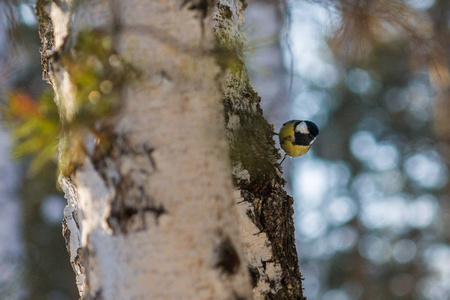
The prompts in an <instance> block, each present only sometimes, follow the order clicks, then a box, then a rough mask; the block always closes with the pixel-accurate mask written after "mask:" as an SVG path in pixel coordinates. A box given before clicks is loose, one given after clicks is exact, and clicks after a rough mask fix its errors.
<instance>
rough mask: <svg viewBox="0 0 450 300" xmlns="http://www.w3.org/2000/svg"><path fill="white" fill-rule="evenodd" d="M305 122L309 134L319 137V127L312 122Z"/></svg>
mask: <svg viewBox="0 0 450 300" xmlns="http://www.w3.org/2000/svg"><path fill="white" fill-rule="evenodd" d="M304 122H305V123H306V125H307V126H308V131H309V133H310V134H312V135H313V136H314V137H317V136H318V135H319V127H317V125H316V124H314V123H313V122H311V121H304Z"/></svg>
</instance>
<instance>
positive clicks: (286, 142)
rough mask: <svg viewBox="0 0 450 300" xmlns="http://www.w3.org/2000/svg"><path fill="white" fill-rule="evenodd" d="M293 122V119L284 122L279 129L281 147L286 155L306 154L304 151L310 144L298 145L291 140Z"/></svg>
mask: <svg viewBox="0 0 450 300" xmlns="http://www.w3.org/2000/svg"><path fill="white" fill-rule="evenodd" d="M294 123H295V120H293V121H291V122H288V123H286V124H285V125H284V126H283V127H282V128H281V129H280V134H279V137H280V146H281V149H283V150H284V152H286V153H287V155H289V156H292V157H297V156H301V155H303V154H306V152H308V150H309V147H310V146H299V145H294V144H293V142H294V141H295V137H294Z"/></svg>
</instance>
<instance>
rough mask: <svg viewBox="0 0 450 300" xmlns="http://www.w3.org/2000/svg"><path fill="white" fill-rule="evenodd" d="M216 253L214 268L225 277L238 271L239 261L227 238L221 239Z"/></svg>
mask: <svg viewBox="0 0 450 300" xmlns="http://www.w3.org/2000/svg"><path fill="white" fill-rule="evenodd" d="M216 252H217V258H218V259H217V262H216V264H215V267H216V268H218V269H220V270H221V271H222V272H223V273H225V274H227V275H233V274H235V273H236V272H237V271H238V270H239V267H240V266H241V260H240V258H239V255H238V253H237V252H236V249H235V247H234V245H233V243H232V242H231V240H230V238H229V237H228V236H225V237H222V242H221V243H220V244H219V246H218V247H217V248H216Z"/></svg>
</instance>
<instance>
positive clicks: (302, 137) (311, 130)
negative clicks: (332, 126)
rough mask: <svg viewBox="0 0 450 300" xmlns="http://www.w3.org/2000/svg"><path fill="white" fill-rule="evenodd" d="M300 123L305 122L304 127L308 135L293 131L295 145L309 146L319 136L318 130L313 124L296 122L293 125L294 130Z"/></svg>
mask: <svg viewBox="0 0 450 300" xmlns="http://www.w3.org/2000/svg"><path fill="white" fill-rule="evenodd" d="M301 122H305V123H306V126H307V128H308V133H302V132H300V131H295V132H294V135H295V141H294V144H295V145H300V146H309V145H311V144H312V142H313V141H314V140H315V138H316V137H317V136H318V135H319V128H318V127H317V125H316V124H314V123H313V122H311V121H298V122H296V123H295V124H294V128H297V125H299V124H300V123H301Z"/></svg>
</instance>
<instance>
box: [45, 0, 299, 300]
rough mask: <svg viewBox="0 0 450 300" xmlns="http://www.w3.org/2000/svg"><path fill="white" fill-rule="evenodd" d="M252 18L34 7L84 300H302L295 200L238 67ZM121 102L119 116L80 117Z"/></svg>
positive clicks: (152, 8) (155, 9)
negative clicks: (130, 73)
mask: <svg viewBox="0 0 450 300" xmlns="http://www.w3.org/2000/svg"><path fill="white" fill-rule="evenodd" d="M243 6H244V4H243V3H242V2H241V1H239V0H228V1H225V0H221V1H217V2H216V3H213V2H212V1H195V0H191V1H189V0H184V1H181V0H179V1H176V0H171V1H143V2H142V1H139V0H131V1H106V0H103V1H100V0H93V1H59V2H52V1H48V0H39V1H38V2H37V6H36V8H37V13H38V16H39V25H40V36H41V40H42V44H43V46H42V49H41V55H42V63H43V67H44V77H45V78H46V79H47V80H48V81H49V82H50V83H51V84H52V86H53V88H54V90H55V92H56V99H55V101H56V102H57V104H58V106H59V110H60V114H61V117H62V119H63V128H65V132H64V134H63V136H64V137H63V139H62V142H61V147H60V148H61V149H60V150H61V162H60V163H61V164H62V165H63V166H64V165H65V166H66V168H65V169H64V170H65V171H64V172H63V173H62V176H61V177H60V184H61V186H62V188H63V190H64V192H65V195H66V198H67V200H68V205H67V207H66V209H65V213H64V215H65V218H64V221H63V234H64V237H65V238H66V246H67V248H68V251H69V254H70V260H71V263H72V266H73V268H74V271H75V273H76V275H77V285H78V289H79V292H80V296H81V298H83V299H93V298H95V299H250V298H252V297H253V296H252V286H251V282H250V279H251V280H252V283H253V287H254V292H253V295H254V297H255V298H257V299H264V298H266V299H301V298H302V288H301V280H300V274H299V270H298V260H297V257H296V252H295V244H294V235H293V234H294V232H293V224H292V213H293V211H292V199H291V198H290V197H288V196H287V195H286V193H285V192H284V190H283V185H284V181H283V180H282V179H281V177H280V173H279V171H278V169H277V168H276V159H277V158H278V157H279V154H278V152H277V150H276V149H275V147H274V142H273V139H272V136H271V126H269V124H268V123H267V122H266V121H265V120H264V119H263V118H262V111H261V109H260V108H259V98H258V96H257V95H256V94H255V93H254V92H253V91H252V89H251V87H250V85H249V83H248V77H247V75H246V70H245V67H244V66H243V63H242V61H241V59H240V51H241V46H242V42H243V39H244V37H243V35H242V33H241V31H240V29H239V25H240V24H241V23H242V21H243V20H242V14H241V11H242V9H243ZM81 36H85V37H87V38H86V40H87V41H90V42H91V43H94V45H100V46H98V47H97V48H103V47H104V48H105V51H99V52H97V50H98V49H96V48H95V47H94V50H92V51H95V53H86V49H93V48H92V47H91V48H89V47H85V46H84V45H83V44H81V41H80V37H81ZM99 40H100V43H99V44H98V42H99ZM109 43H110V44H111V46H108V45H109ZM108 49H110V50H111V51H110V52H108V51H109V50H108ZM99 53H100V54H99ZM105 53H106V55H107V57H100V55H102V54H103V55H105ZM83 57H86V59H83ZM90 64H92V66H93V67H92V69H93V70H94V71H95V72H93V74H97V75H98V74H101V76H104V77H105V78H102V77H101V78H95V77H92V74H91V73H89V74H83V73H82V72H84V71H79V70H84V69H83V68H85V66H84V65H87V66H88V67H89V65H90ZM127 65H130V66H131V68H126V66H127ZM86 68H87V67H86ZM88 69H89V68H88ZM129 69H135V70H137V71H136V72H137V73H139V79H137V80H136V81H135V82H131V83H130V82H129V81H126V80H125V79H124V80H122V76H125V75H123V74H121V73H120V71H117V70H122V72H125V73H126V70H129ZM89 70H91V69H89ZM99 70H100V71H99ZM102 70H103V71H102ZM105 70H107V71H105ZM108 70H109V71H108ZM80 72H81V73H80ZM117 72H119V73H117ZM111 73H112V74H113V75H114V76H112V75H111ZM88 75H89V76H88ZM111 76H112V77H111ZM86 78H88V79H89V80H85V79H86ZM78 82H86V83H87V85H88V86H90V90H88V91H86V90H85V87H84V86H82V85H79V84H78ZM93 82H98V84H93ZM111 91H113V92H114V93H115V96H116V98H119V101H118V104H115V105H114V106H113V107H112V108H113V109H111V107H110V106H111V105H113V104H108V105H110V106H107V108H108V109H105V111H106V112H105V113H103V114H99V113H98V112H97V111H96V112H95V113H92V112H91V114H90V115H89V114H87V115H83V113H84V112H89V111H90V110H89V108H90V107H92V106H93V107H103V106H99V105H100V104H102V101H106V100H107V99H110V98H108V97H111V96H108V95H107V94H108V92H109V93H111ZM105 99H106V100H105ZM111 99H112V98H111ZM111 101H112V100H111ZM99 103H100V104H99ZM112 103H115V102H114V101H112ZM224 104H225V105H224ZM224 108H225V109H224ZM92 116H95V118H93V117H92ZM86 124H89V125H86ZM227 137H228V143H227ZM230 156H231V159H232V163H231V165H232V170H230V160H229V157H230ZM230 173H232V174H234V183H235V185H234V194H233V181H232V177H231V176H230ZM236 203H238V205H237V206H236ZM239 232H240V233H241V234H240V233H239ZM249 275H250V276H249Z"/></svg>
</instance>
